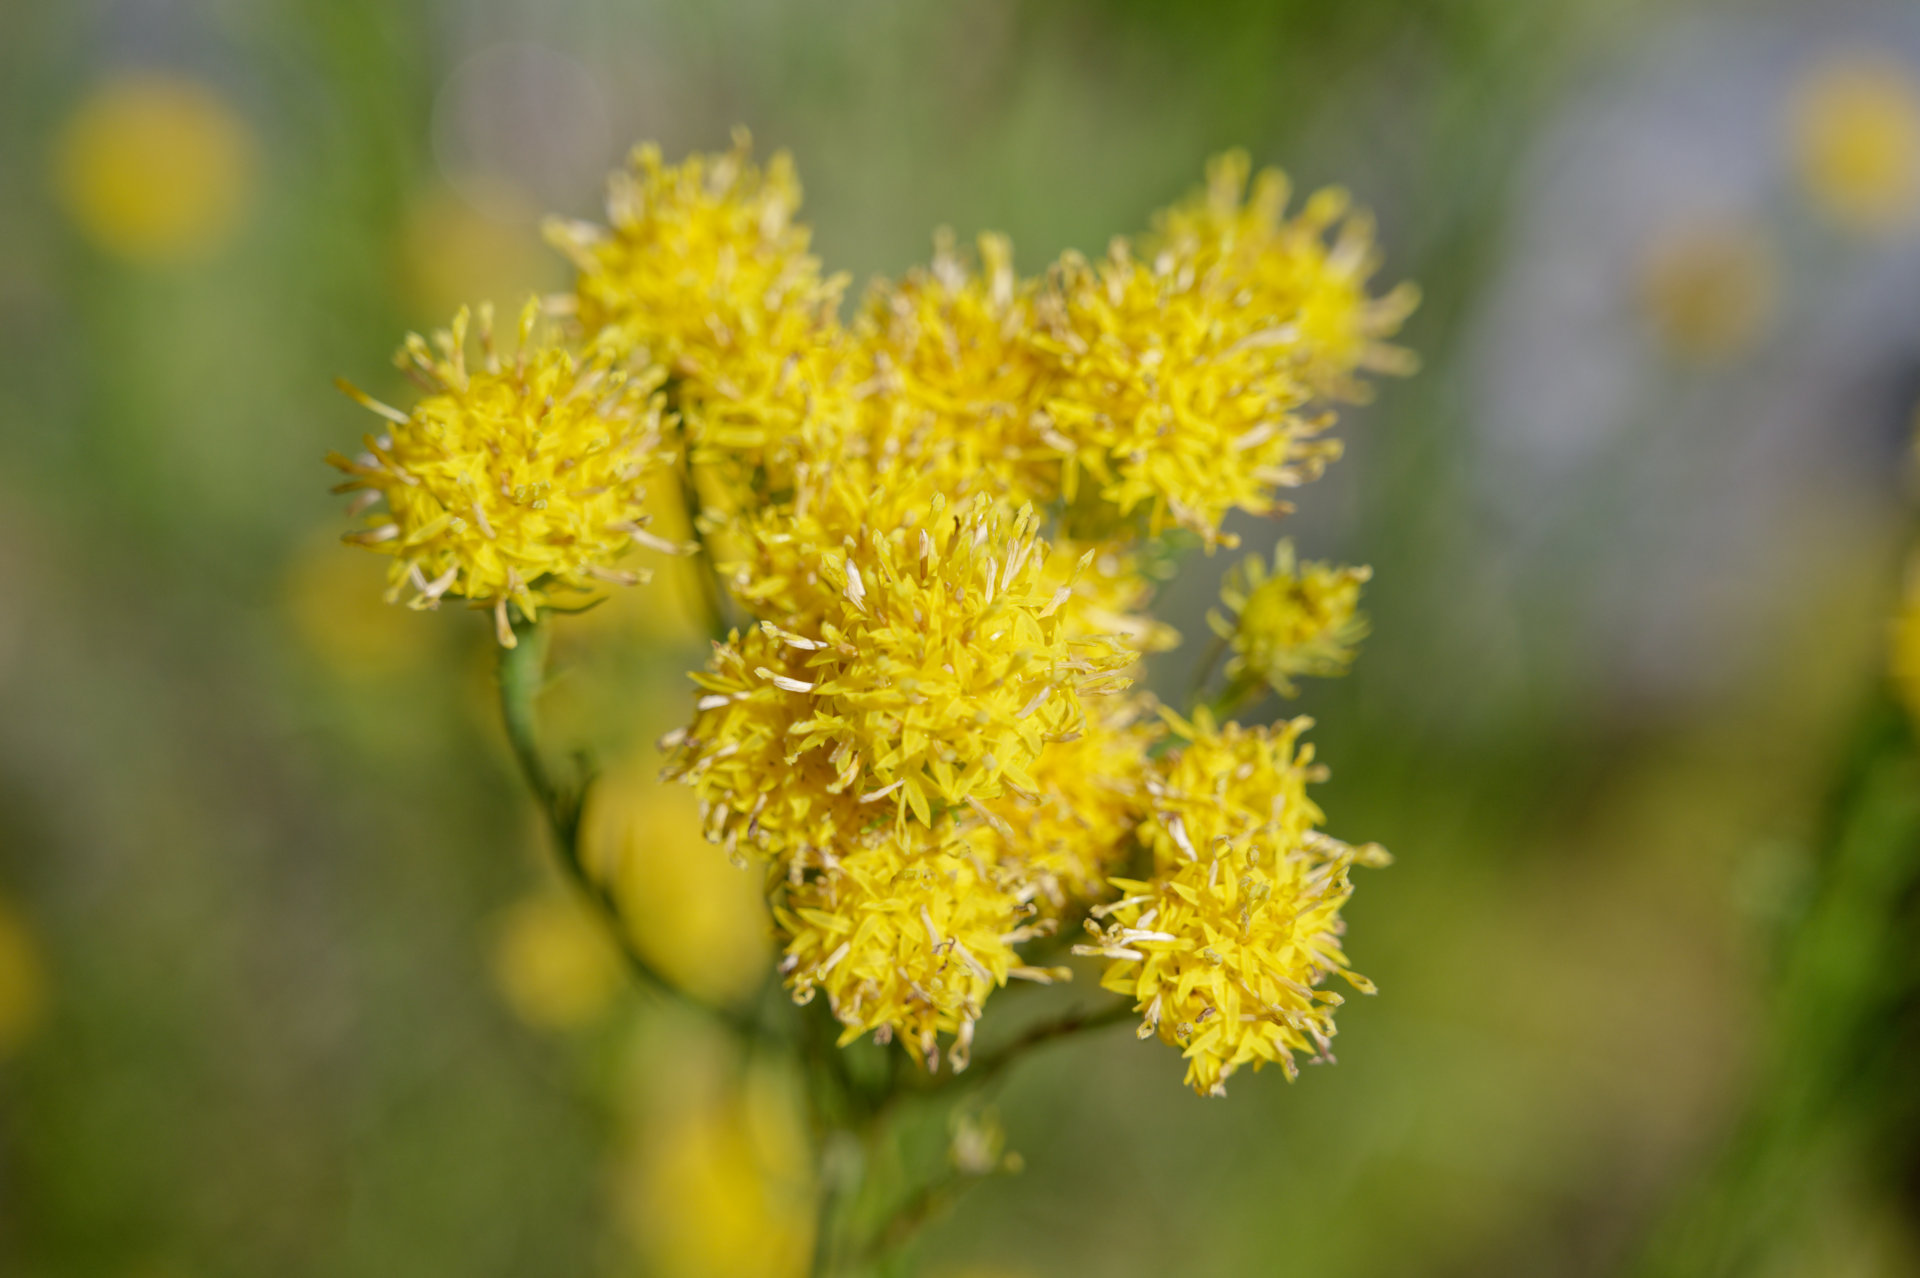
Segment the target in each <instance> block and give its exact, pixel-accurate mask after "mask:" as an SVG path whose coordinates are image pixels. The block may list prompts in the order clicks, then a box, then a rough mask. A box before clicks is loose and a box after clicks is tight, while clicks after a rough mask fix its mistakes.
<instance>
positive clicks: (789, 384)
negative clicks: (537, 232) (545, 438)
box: [547, 131, 845, 507]
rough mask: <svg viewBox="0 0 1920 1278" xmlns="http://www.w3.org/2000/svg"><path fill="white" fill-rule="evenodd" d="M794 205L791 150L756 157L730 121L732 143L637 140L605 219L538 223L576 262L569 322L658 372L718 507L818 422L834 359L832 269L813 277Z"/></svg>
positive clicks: (837, 289) (738, 502)
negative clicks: (669, 154)
mask: <svg viewBox="0 0 1920 1278" xmlns="http://www.w3.org/2000/svg"><path fill="white" fill-rule="evenodd" d="M799 206H800V183H799V180H798V178H797V177H796V176H795V174H794V170H793V163H792V160H791V159H790V158H789V157H788V156H787V155H786V154H785V153H784V152H782V153H779V154H776V155H775V156H774V157H773V158H772V160H771V161H770V162H769V163H768V164H767V166H766V167H765V168H764V169H762V168H760V167H759V166H758V165H756V164H754V163H753V160H752V147H751V142H750V139H749V138H748V136H747V135H746V133H745V132H744V131H741V132H739V133H736V135H735V138H734V146H733V149H732V150H730V151H727V152H723V153H719V154H714V155H695V156H692V157H690V158H688V159H687V160H686V161H684V162H683V163H681V164H678V165H667V164H664V163H662V161H661V158H660V151H659V148H657V147H655V146H652V145H648V146H643V147H641V148H639V149H638V150H637V151H635V152H634V157H633V165H632V168H631V169H630V170H628V171H626V172H622V173H618V174H616V175H615V176H614V177H613V179H612V182H611V183H610V185H609V189H608V195H607V213H608V220H609V221H610V222H611V226H610V227H607V228H601V227H595V226H590V225H587V224H584V223H574V222H560V221H555V222H551V223H549V224H548V228H547V234H548V238H549V240H550V241H552V242H553V243H554V244H555V245H556V246H557V247H558V248H560V249H561V250H562V251H563V252H564V253H566V254H567V256H568V257H569V258H570V259H571V260H572V261H573V263H574V265H575V267H576V268H578V270H579V278H578V281H577V283H576V285H575V296H576V300H577V305H578V308H579V317H580V321H581V323H582V325H583V326H584V327H585V329H586V331H587V332H588V333H589V334H590V335H592V337H593V340H594V341H595V342H596V343H598V344H602V345H607V346H611V347H614V348H616V349H620V350H638V351H640V352H642V353H644V355H645V357H646V358H647V359H648V360H649V361H651V362H653V363H657V364H660V365H661V366H662V367H664V368H665V369H666V370H667V372H668V374H669V377H670V378H671V381H670V384H669V388H668V389H669V393H670V396H671V399H672V403H673V407H674V409H675V410H676V411H677V412H679V413H680V415H681V416H682V418H683V420H684V423H685V426H686V430H687V434H688V439H689V443H690V445H691V448H692V460H693V461H694V462H695V463H697V464H698V465H701V466H705V467H712V468H715V470H716V474H715V476H714V477H713V478H714V481H715V482H716V483H717V485H718V486H719V487H720V488H721V489H722V490H724V492H725V495H726V498H727V503H726V504H728V505H729V506H732V507H738V506H744V505H747V504H750V503H751V502H752V500H753V499H754V497H755V496H756V493H758V492H759V481H760V480H761V479H762V478H763V477H762V476H759V475H757V474H756V472H757V471H758V469H759V468H761V467H763V466H766V465H769V464H771V465H773V466H774V468H775V469H776V470H780V469H782V466H781V455H782V453H783V450H784V449H785V447H786V446H787V443H788V440H789V438H790V437H792V436H795V435H798V434H800V433H801V432H802V431H803V428H811V424H812V423H814V422H816V421H817V420H820V417H821V415H820V413H819V412H818V408H819V400H820V398H821V396H822V394H823V393H825V392H824V391H823V388H824V387H828V386H830V385H832V384H833V383H834V380H835V378H836V375H837V374H836V369H837V366H838V363H837V362H838V361H839V359H840V358H841V356H840V353H839V352H838V346H839V335H840V332H841V330H840V325H839V322H838V319H837V317H836V314H835V311H836V308H837V307H838V305H839V300H840V294H841V291H842V290H843V288H844V287H845V279H844V277H835V278H832V279H824V280H823V279H822V278H821V276H820V264H819V262H818V261H817V260H816V259H815V258H814V257H813V256H812V255H811V254H810V253H809V252H808V251H807V241H808V232H807V230H806V228H805V227H804V226H802V225H801V224H800V223H798V222H796V221H795V220H794V214H795V213H796V212H797V211H798V209H799Z"/></svg>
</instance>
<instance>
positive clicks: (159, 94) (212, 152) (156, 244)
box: [56, 74, 254, 265]
mask: <svg viewBox="0 0 1920 1278" xmlns="http://www.w3.org/2000/svg"><path fill="white" fill-rule="evenodd" d="M253 153H254V139H253V135H252V132H251V130H249V129H248V127H247V125H246V122H245V121H244V120H242V119H241V118H240V117H239V116H238V115H237V114H235V112H234V110H233V107H232V106H231V105H230V104H229V103H228V102H227V101H226V100H225V99H224V98H222V97H221V96H220V95H219V94H218V93H216V92H215V91H214V90H213V89H212V88H210V87H209V86H207V85H205V84H202V83H200V82H199V81H196V80H190V79H185V78H182V77H178V76H172V75H156V74H137V75H125V76H120V77H117V78H115V79H113V80H109V81H107V82H106V83H105V84H103V85H102V86H101V87H100V88H98V89H96V90H95V91H94V92H93V94H92V95H91V96H90V97H89V98H88V99H87V100H86V101H85V102H84V103H82V104H81V106H80V108H79V110H78V111H76V112H75V113H74V115H73V118H72V119H71V120H69V121H68V123H67V125H66V127H65V129H64V130H63V131H62V133H61V136H60V140H59V146H58V151H57V171H56V178H57V181H58V185H59V192H60V195H61V198H62V200H63V201H64V202H65V204H66V206H67V209H68V211H69V212H71V213H72V215H73V218H74V220H75V221H76V222H77V223H78V224H79V226H80V229H81V230H82V231H83V232H85V233H86V235H87V237H88V238H89V239H91V240H93V241H94V243H96V244H97V245H99V246H100V247H101V248H104V249H106V250H107V251H109V252H111V253H114V254H116V255H117V256H119V257H123V258H126V259H128V260H130V261H134V262H139V263H143V264H148V265H162V264H168V263H174V262H180V261H185V260H188V259H191V258H195V257H199V256H202V255H204V254H206V253H208V252H210V251H211V250H212V249H214V248H216V247H217V246H218V245H219V244H220V243H221V242H222V241H223V240H224V239H225V238H226V237H227V235H228V233H229V232H230V231H232V229H233V228H234V226H235V224H236V223H237V222H238V221H239V218H240V214H241V212H242V211H243V210H244V208H245V205H246V203H247V200H248V197H249V195H250V194H251V189H252V186H253V159H254V154H253Z"/></svg>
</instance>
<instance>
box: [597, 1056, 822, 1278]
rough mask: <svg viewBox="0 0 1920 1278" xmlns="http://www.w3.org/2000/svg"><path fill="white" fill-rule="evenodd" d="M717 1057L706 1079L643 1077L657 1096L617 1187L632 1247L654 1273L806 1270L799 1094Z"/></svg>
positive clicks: (693, 1275)
mask: <svg viewBox="0 0 1920 1278" xmlns="http://www.w3.org/2000/svg"><path fill="white" fill-rule="evenodd" d="M675 1042H676V1045H678V1046H684V1036H679V1037H676V1039H675ZM711 1064H712V1065H713V1067H712V1068H710V1069H709V1070H707V1071H706V1072H705V1076H704V1077H690V1076H689V1074H690V1071H686V1070H682V1069H673V1070H664V1071H662V1072H663V1073H665V1074H667V1075H669V1076H668V1077H664V1078H660V1079H649V1080H648V1081H649V1083H650V1084H651V1086H650V1087H649V1089H648V1091H649V1094H650V1096H651V1097H654V1098H657V1099H655V1100H654V1101H653V1103H651V1104H648V1105H646V1106H644V1108H643V1110H642V1112H641V1114H640V1115H638V1120H639V1121H638V1122H636V1124H635V1126H634V1130H633V1132H632V1136H631V1148H630V1149H629V1150H628V1151H626V1153H625V1156H624V1158H623V1160H622V1162H623V1166H622V1167H621V1168H620V1172H621V1174H620V1176H619V1179H618V1181H617V1183H616V1186H615V1188H616V1192H617V1193H618V1195H619V1199H620V1206H621V1208H622V1209H623V1210H622V1215H623V1217H624V1224H625V1225H626V1226H627V1229H628V1231H629V1233H630V1236H631V1238H632V1242H633V1246H634V1248H635V1250H636V1251H637V1252H638V1253H639V1255H640V1257H641V1259H642V1260H643V1261H644V1262H645V1265H646V1272H648V1273H659V1274H672V1275H674V1278H799V1276H800V1275H802V1274H804V1273H805V1272H806V1270H807V1259H808V1254H809V1249H810V1247H811V1245H812V1240H813V1221H814V1190H813V1181H812V1173H811V1156H812V1151H811V1150H810V1149H809V1147H808V1142H807V1132H806V1126H805V1121H804V1117H803V1113H802V1110H801V1106H800V1104H799V1101H798V1098H797V1097H796V1096H795V1095H794V1094H793V1092H794V1089H793V1088H792V1087H791V1086H789V1085H786V1080H784V1079H781V1078H779V1077H777V1076H773V1075H771V1074H770V1072H769V1071H768V1070H766V1069H764V1068H750V1069H747V1070H745V1071H744V1078H743V1080H742V1081H741V1083H739V1084H735V1083H734V1082H733V1080H734V1078H735V1077H736V1076H739V1075H740V1074H741V1073H742V1071H739V1070H738V1069H737V1068H730V1067H729V1065H730V1063H729V1062H725V1061H724V1060H722V1061H719V1062H712V1063H711ZM715 1079H720V1080H725V1081H724V1082H720V1083H718V1084H716V1083H715V1082H714V1080H715Z"/></svg>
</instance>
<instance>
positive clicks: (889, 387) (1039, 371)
mask: <svg viewBox="0 0 1920 1278" xmlns="http://www.w3.org/2000/svg"><path fill="white" fill-rule="evenodd" d="M1034 293H1035V286H1034V285H1033V284H1032V283H1031V282H1030V281H1023V280H1021V279H1019V278H1018V277H1017V276H1016V275H1015V274H1014V270H1013V246H1012V244H1011V243H1010V242H1009V241H1008V240H1007V238H1006V237H1005V236H1002V235H982V236H981V237H980V239H979V259H978V269H975V268H974V266H973V264H971V263H969V262H968V261H967V259H966V258H965V257H963V256H962V255H961V254H960V253H959V252H958V251H956V249H955V247H954V244H953V240H952V236H951V235H949V234H946V233H942V234H941V235H940V236H938V237H936V240H935V251H934V257H933V264H932V266H931V267H930V268H929V269H927V270H923V271H915V272H912V273H910V274H909V275H908V276H907V277H906V279H904V280H902V281H900V282H899V283H897V284H890V285H889V284H882V285H880V286H877V287H876V288H875V289H874V291H873V292H872V294H871V295H870V296H869V297H868V299H867V305H866V308H865V311H864V313H863V315H862V321H863V322H862V324H861V326H860V329H859V336H860V339H861V343H862V345H861V351H860V355H861V358H862V359H863V361H864V362H863V363H862V365H861V369H862V372H863V374H864V375H863V377H862V381H861V386H862V388H863V390H864V391H865V392H866V393H864V394H863V395H862V397H861V406H862V411H863V415H864V418H865V423H864V431H865V433H866V437H867V438H866V446H867V448H868V449H869V450H870V451H872V452H875V453H882V454H884V453H888V452H894V451H901V450H911V449H917V450H918V452H919V454H920V458H919V464H920V465H922V466H924V467H926V468H928V469H930V470H933V471H935V472H937V473H938V475H939V476H940V479H939V485H940V488H941V490H942V491H944V492H945V493H947V494H948V496H949V497H953V498H960V497H964V496H967V495H969V494H971V493H974V492H987V493H990V494H992V495H993V496H996V497H999V498H1002V499H1004V500H1006V501H1007V502H1008V503H1009V504H1011V505H1015V506H1018V505H1022V504H1025V503H1028V502H1031V503H1034V504H1036V505H1044V504H1046V503H1047V502H1050V501H1052V500H1053V499H1054V498H1055V497H1056V496H1058V495H1059V492H1060V479H1061V454H1060V450H1059V448H1058V447H1057V446H1056V443H1055V442H1054V441H1050V440H1049V439H1048V437H1047V436H1048V434H1049V431H1048V429H1047V427H1046V424H1045V420H1044V418H1043V417H1041V415H1040V414H1039V408H1040V405H1041V402H1042V400H1043V398H1044V395H1045V391H1046V387H1047V382H1048V377H1049V375H1050V365H1049V362H1048V361H1047V360H1046V359H1044V358H1043V357H1042V356H1041V354H1040V352H1039V351H1038V350H1037V349H1036V348H1035V346H1034V344H1033V341H1032V328H1033V307H1034Z"/></svg>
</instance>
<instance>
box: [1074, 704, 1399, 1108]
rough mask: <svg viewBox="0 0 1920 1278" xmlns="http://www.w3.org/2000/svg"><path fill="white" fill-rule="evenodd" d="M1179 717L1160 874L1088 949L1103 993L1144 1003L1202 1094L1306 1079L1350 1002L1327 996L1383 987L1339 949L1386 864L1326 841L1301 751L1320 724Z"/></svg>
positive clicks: (1126, 883)
mask: <svg viewBox="0 0 1920 1278" xmlns="http://www.w3.org/2000/svg"><path fill="white" fill-rule="evenodd" d="M1167 718H1168V721H1169V722H1170V723H1171V724H1172V725H1173V726H1174V728H1175V730H1176V731H1177V732H1178V733H1179V734H1180V735H1182V736H1184V737H1186V738H1187V744H1186V745H1185V746H1184V747H1183V748H1181V749H1179V750H1177V751H1174V752H1171V753H1169V754H1167V755H1164V756H1162V757H1160V758H1159V759H1157V760H1155V762H1154V766H1153V774H1152V775H1150V776H1149V778H1148V780H1147V782H1146V786H1147V790H1148V793H1149V794H1150V795H1151V796H1152V805H1153V808H1154V816H1153V819H1152V820H1151V821H1149V822H1148V823H1147V824H1146V825H1144V826H1143V827H1142V835H1143V837H1144V838H1145V839H1146V841H1147V842H1148V844H1149V845H1150V846H1151V847H1152V848H1153V852H1154V866H1155V870H1154V875H1153V877H1152V878H1151V879H1149V880H1129V879H1116V880H1115V881H1114V883H1115V886H1116V887H1118V888H1119V889H1120V890H1121V891H1122V892H1124V893H1126V895H1125V896H1124V897H1123V898H1122V899H1121V900H1120V901H1118V902H1117V903H1115V904H1114V905H1112V906H1108V907H1100V908H1098V909H1096V911H1095V913H1096V914H1099V915H1103V916H1105V917H1106V918H1107V919H1108V923H1107V924H1106V926H1105V927H1104V928H1101V927H1093V929H1092V930H1094V931H1095V933H1096V937H1097V940H1096V943H1094V944H1089V945H1082V946H1076V947H1075V952H1076V953H1080V954H1095V955H1100V956H1103V957H1106V958H1108V959H1110V960H1112V962H1111V964H1110V966H1109V967H1108V968H1107V971H1106V974H1105V976H1104V977H1103V979H1102V982H1101V983H1102V985H1104V986H1105V987H1106V988H1108V989H1111V990H1115V991H1117V992H1119V993H1123V994H1126V995H1128V996H1129V997H1130V998H1132V999H1133V1000H1134V1004H1135V1008H1136V1010H1138V1011H1140V1012H1141V1013H1142V1014H1143V1016H1144V1020H1143V1022H1142V1026H1141V1035H1142V1036H1143V1037H1145V1036H1147V1035H1150V1034H1156V1033H1157V1034H1158V1035H1159V1036H1160V1038H1161V1039H1162V1040H1163V1041H1165V1042H1167V1043H1170V1044H1173V1045H1175V1046H1178V1047H1180V1048H1181V1049H1182V1052H1183V1054H1184V1055H1185V1057H1186V1059H1187V1084H1188V1086H1190V1087H1192V1088H1194V1090H1196V1091H1198V1092H1201V1093H1203V1094H1210V1095H1218V1094H1221V1093H1222V1092H1223V1090H1224V1083H1225V1080H1226V1078H1227V1077H1228V1076H1229V1075H1230V1074H1232V1073H1233V1072H1234V1071H1235V1070H1236V1069H1238V1068H1239V1067H1240V1066H1242V1065H1246V1064H1249V1063H1250V1064H1252V1065H1253V1066H1254V1068H1255V1069H1258V1068H1259V1067H1260V1066H1261V1065H1263V1064H1266V1063H1269V1062H1273V1063H1278V1064H1279V1065H1281V1067H1282V1068H1283V1069H1285V1070H1286V1071H1287V1074H1288V1076H1289V1077H1292V1076H1293V1074H1294V1073H1295V1065H1294V1062H1293V1053H1294V1052H1296V1051H1304V1052H1308V1053H1310V1054H1312V1055H1313V1056H1314V1058H1315V1059H1322V1058H1326V1057H1327V1056H1328V1049H1329V1043H1330V1040H1331V1039H1332V1037H1333V1034H1334V1026H1333V1019H1332V1013H1333V1009H1334V1008H1335V1007H1337V1006H1339V1004H1340V1001H1341V1000H1340V998H1339V996H1338V995H1335V994H1332V993H1329V992H1325V991H1321V990H1318V989H1316V988H1315V987H1316V986H1318V985H1319V984H1320V982H1321V981H1322V980H1324V979H1325V977H1326V975H1327V974H1328V973H1329V972H1338V973H1340V974H1341V975H1342V976H1343V977H1345V978H1346V980H1347V981H1348V983H1349V984H1351V985H1353V986H1354V988H1356V989H1359V990H1362V991H1363V992H1371V991H1372V988H1373V987H1372V986H1371V984H1369V983H1368V982H1367V981H1366V980H1365V978H1363V977H1360V976H1357V975H1355V974H1354V973H1353V972H1352V971H1351V970H1350V969H1349V968H1348V966H1347V959H1346V955H1345V953H1344V951H1343V950H1342V948H1341V943H1340V937H1341V934H1342V932H1343V931H1344V925H1343V923H1342V921H1341V919H1340V908H1341V907H1342V906H1343V905H1344V904H1345V903H1346V901H1347V898H1348V896H1350V895H1351V893H1352V887H1351V884H1350V883H1349V882H1348V877H1347V871H1348V869H1349V867H1350V866H1352V865H1354V864H1356V863H1360V864H1384V863H1385V861H1386V854H1385V853H1384V852H1383V851H1381V850H1380V849H1378V848H1376V847H1371V846H1369V847H1364V848H1357V849H1356V848H1352V847H1349V846H1347V845H1346V844H1344V843H1341V842H1339V841H1338V840H1335V839H1332V838H1329V837H1327V836H1326V835H1324V834H1321V833H1319V832H1318V831H1317V830H1316V829H1315V828H1314V827H1315V826H1316V825H1317V824H1318V823H1319V821H1320V819H1321V814H1320V810H1319V809H1318V808H1317V807H1316V806H1315V805H1314V804H1313V803H1312V801H1311V800H1309V799H1308V798H1307V797H1306V786H1307V784H1308V783H1309V782H1310V781H1315V780H1319V779H1320V778H1321V776H1322V775H1323V770H1322V769H1319V768H1317V767H1315V766H1314V765H1313V762H1312V758H1313V755H1312V750H1311V748H1310V747H1303V746H1300V745H1299V744H1298V742H1299V736H1300V734H1301V732H1303V731H1304V730H1305V729H1306V728H1307V726H1308V720H1306V719H1295V720H1292V721H1291V722H1289V723H1285V724H1282V725H1279V726H1278V727H1277V728H1275V729H1266V728H1253V729H1248V728H1242V727H1240V726H1238V725H1236V724H1228V725H1226V726H1225V727H1224V728H1215V727H1214V725H1213V724H1212V722H1211V720H1210V719H1209V718H1207V717H1206V716H1205V715H1204V713H1203V714H1202V715H1201V716H1199V717H1197V718H1196V719H1195V721H1194V722H1192V723H1188V722H1186V721H1183V720H1181V719H1179V718H1178V717H1177V716H1173V715H1171V714H1169V715H1168V716H1167Z"/></svg>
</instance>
